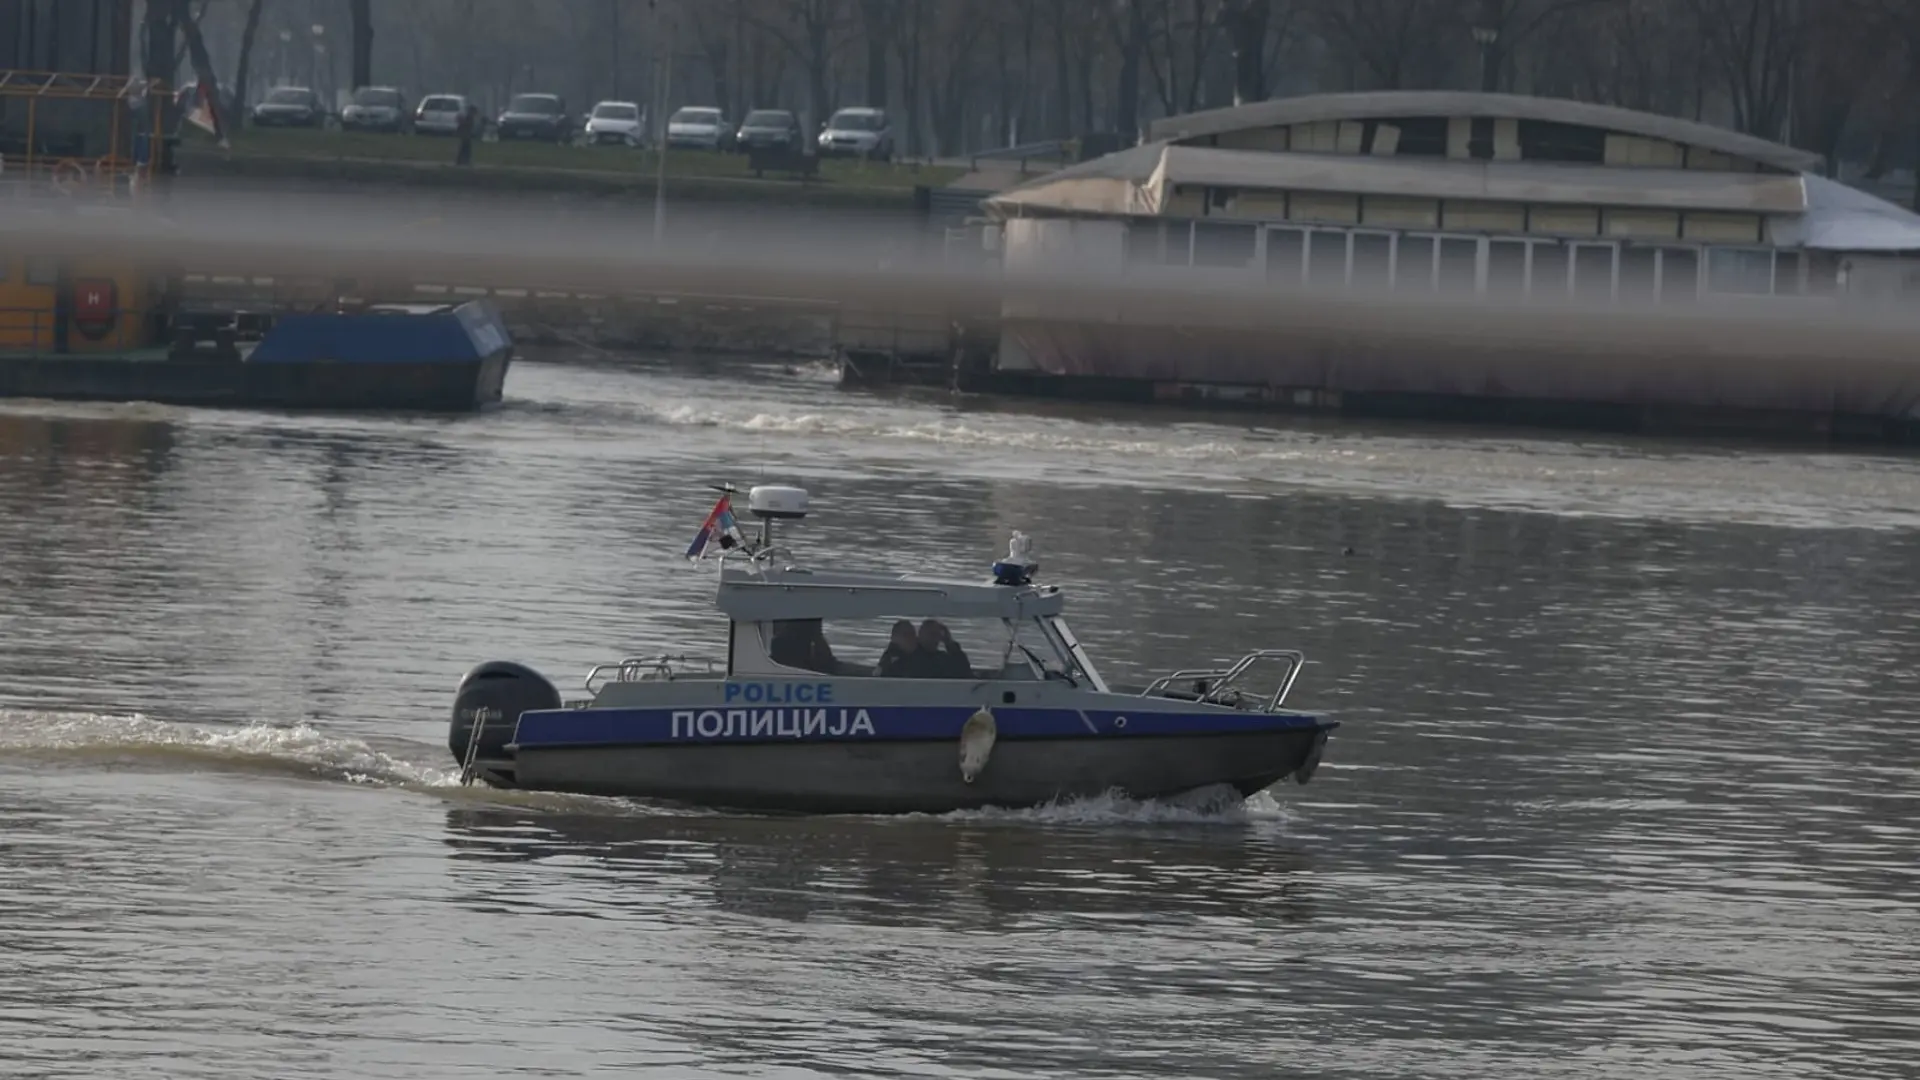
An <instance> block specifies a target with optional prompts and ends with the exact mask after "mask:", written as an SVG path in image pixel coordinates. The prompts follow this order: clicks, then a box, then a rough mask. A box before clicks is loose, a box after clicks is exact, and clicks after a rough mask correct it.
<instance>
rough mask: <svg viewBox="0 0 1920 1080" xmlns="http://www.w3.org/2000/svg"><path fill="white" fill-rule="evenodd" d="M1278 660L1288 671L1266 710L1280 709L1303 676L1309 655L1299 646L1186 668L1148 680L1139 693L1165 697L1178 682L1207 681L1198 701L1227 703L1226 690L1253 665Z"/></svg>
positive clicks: (1265, 650) (1255, 652)
mask: <svg viewBox="0 0 1920 1080" xmlns="http://www.w3.org/2000/svg"><path fill="white" fill-rule="evenodd" d="M1275 659H1278V660H1285V661H1286V662H1287V674H1286V676H1285V677H1284V678H1282V679H1281V680H1280V687H1279V689H1277V690H1275V691H1274V692H1273V697H1272V698H1270V699H1268V700H1267V702H1266V705H1265V708H1264V710H1263V711H1265V712H1278V711H1280V706H1281V704H1282V703H1284V702H1285V701H1286V700H1287V695H1288V694H1289V693H1291V692H1292V691H1293V683H1294V680H1295V679H1298V678H1299V677H1300V669H1301V668H1302V667H1304V666H1306V663H1307V656H1306V654H1305V653H1303V652H1301V651H1299V650H1298V649H1255V650H1254V651H1252V652H1250V653H1248V654H1246V655H1245V656H1242V657H1241V658H1240V659H1239V660H1236V661H1235V662H1234V663H1233V664H1232V665H1231V666H1229V667H1224V668H1183V669H1181V670H1179V671H1176V672H1173V673H1172V674H1170V675H1162V676H1160V677H1159V678H1157V679H1155V680H1153V681H1152V682H1150V683H1148V684H1147V688H1146V689H1144V690H1142V691H1140V696H1141V697H1153V696H1155V695H1163V696H1164V694H1165V692H1166V690H1167V688H1168V687H1170V686H1172V685H1173V684H1174V683H1176V682H1181V681H1185V680H1205V681H1206V687H1205V689H1203V690H1202V691H1200V693H1199V695H1198V700H1199V701H1201V702H1204V703H1207V704H1225V702H1224V700H1223V699H1224V698H1225V697H1226V693H1225V692H1226V690H1227V689H1228V688H1229V687H1231V686H1232V685H1233V684H1234V683H1235V682H1237V681H1239V679H1240V677H1241V676H1243V675H1245V674H1246V673H1247V671H1248V670H1249V669H1250V668H1252V667H1253V665H1254V664H1256V663H1259V662H1260V661H1262V660H1275Z"/></svg>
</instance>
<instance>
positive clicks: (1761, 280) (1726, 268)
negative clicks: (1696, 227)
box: [1707, 248, 1774, 296]
mask: <svg viewBox="0 0 1920 1080" xmlns="http://www.w3.org/2000/svg"><path fill="white" fill-rule="evenodd" d="M1773 255H1774V253H1773V252H1772V251H1768V250H1754V249H1749V248H1713V249H1710V250H1709V251H1708V253H1707V288H1708V289H1709V290H1711V291H1713V292H1716V293H1724V294H1726V295H1729V296H1768V295H1770V294H1772V292H1773Z"/></svg>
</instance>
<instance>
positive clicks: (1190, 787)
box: [481, 728, 1328, 814]
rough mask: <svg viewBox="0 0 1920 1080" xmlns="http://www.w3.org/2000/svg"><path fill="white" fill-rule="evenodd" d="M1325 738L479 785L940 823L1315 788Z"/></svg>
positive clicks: (704, 748)
mask: <svg viewBox="0 0 1920 1080" xmlns="http://www.w3.org/2000/svg"><path fill="white" fill-rule="evenodd" d="M1327 733H1328V729H1327V728H1295V729H1291V730H1284V731H1264V732H1252V733H1244V734H1208V735H1192V736H1182V735H1174V736H1162V737H1139V738H1100V739H1094V738H1066V739H1019V740H1002V741H1001V742H999V744H998V745H996V746H995V747H994V748H993V752H992V755H991V757H990V759H989V760H988V762H987V764H986V767H985V769H984V770H982V771H981V773H980V774H979V775H978V776H977V777H975V778H974V780H973V782H972V783H968V782H966V781H965V780H963V779H962V778H961V771H960V765H959V752H958V749H957V747H956V745H955V743H953V742H949V741H899V742H894V741H884V742H867V743H787V744H776V743H749V744H732V745H724V744H720V745H716V744H705V745H678V746H674V745H632V746H595V747H540V748H533V747H522V748H519V749H518V751H517V752H516V753H515V754H514V757H513V760H512V762H511V763H510V764H509V763H508V762H497V763H490V764H491V765H492V766H493V767H491V768H487V769H483V770H482V771H481V775H482V776H483V777H484V778H485V779H487V780H488V782H490V783H493V784H496V785H499V786H512V787H516V788H522V789H527V790H535V791H554V792H567V793H571V794H580V795H604V796H614V797H623V798H637V799H655V800H662V801H668V802H682V803H691V804H697V805H700V806H706V807H714V808H724V809H736V810H761V811H786V812H795V813H825V814H900V813H930V814H937V813H947V812H950V811H954V810H970V809H981V808H986V807H1008V808H1022V807H1032V806H1040V805H1044V804H1047V803H1051V802H1055V801H1060V800H1067V799H1074V798H1087V797H1093V796H1099V795H1103V794H1106V793H1109V792H1112V793H1117V794H1121V795H1125V796H1127V797H1131V798H1135V799H1155V798H1167V797H1171V796H1176V795H1181V794H1184V793H1187V792H1191V791H1197V790H1200V789H1203V788H1209V787H1216V786H1220V785H1230V786H1232V787H1233V788H1235V789H1236V790H1238V791H1239V792H1240V793H1241V794H1242V795H1251V794H1253V793H1254V792H1257V791H1260V790H1262V789H1264V788H1267V787H1269V786H1271V785H1272V784H1274V783H1276V782H1278V781H1280V780H1282V779H1284V778H1286V777H1288V776H1290V775H1295V774H1299V779H1300V780H1301V782H1302V783H1304V782H1305V781H1306V779H1308V778H1310V777H1311V775H1312V773H1313V770H1314V768H1315V767H1317V766H1318V764H1319V759H1320V752H1321V748H1322V746H1323V745H1324V743H1325V741H1326V738H1327ZM509 769H511V773H510V774H509V772H508V770H509Z"/></svg>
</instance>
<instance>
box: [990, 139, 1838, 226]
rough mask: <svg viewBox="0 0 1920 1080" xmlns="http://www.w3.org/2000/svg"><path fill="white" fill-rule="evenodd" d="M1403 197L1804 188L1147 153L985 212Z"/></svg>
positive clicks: (1361, 159)
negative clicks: (1193, 191) (1261, 195)
mask: <svg viewBox="0 0 1920 1080" xmlns="http://www.w3.org/2000/svg"><path fill="white" fill-rule="evenodd" d="M1187 185H1192V186H1201V187H1222V188H1240V189H1256V190H1258V189H1265V190H1271V191H1315V192H1335V193H1352V194H1359V195H1395V196H1403V197H1408V198H1426V199H1469V200H1488V201H1497V202H1524V203H1535V204H1548V205H1551V204H1568V205H1584V206H1592V205H1605V206H1619V207H1638V208H1644V209H1648V210H1694V211H1700V210H1706V211H1725V212H1734V213H1759V214H1798V213H1800V212H1802V211H1804V210H1805V209H1806V208H1807V195H1806V188H1805V185H1804V184H1803V181H1802V177H1800V176H1797V175H1794V176H1782V175H1777V174H1767V173H1730V172H1709V171H1698V170H1693V171H1689V170H1682V169H1651V168H1633V169H1622V168H1609V167H1607V166H1601V165H1569V164H1561V163H1557V162H1529V161H1452V160H1447V159H1444V158H1392V157H1373V156H1370V155H1358V154H1310V153H1297V152H1295V153H1271V152H1265V151H1258V150H1220V149H1215V148H1212V147H1200V146H1175V145H1170V144H1168V143H1166V142H1156V143H1147V144H1145V145H1142V146H1137V147H1134V148H1133V149H1131V150H1124V151H1121V152H1120V153H1118V154H1110V155H1108V156H1106V157H1103V158H1099V159H1096V160H1094V161H1090V162H1085V163H1083V164H1080V165H1075V166H1073V167H1071V168H1067V169H1062V170H1060V171H1059V172H1056V173H1052V174H1049V175H1047V176H1044V177H1041V178H1039V179H1037V180H1034V181H1031V182H1029V183H1026V184H1022V185H1020V186H1018V187H1015V188H1011V189H1009V190H1007V191H1004V192H1001V193H1000V194H998V195H995V196H992V197H990V198H988V199H987V200H986V205H987V207H988V209H989V211H990V212H994V213H997V214H999V215H1000V216H1003V217H1012V216H1017V215H1019V214H1022V213H1025V212H1028V211H1041V212H1050V213H1095V214H1115V215H1156V214H1160V213H1163V212H1164V211H1165V207H1166V206H1167V200H1168V196H1170V195H1171V194H1172V191H1173V189H1174V188H1176V187H1180V186H1187Z"/></svg>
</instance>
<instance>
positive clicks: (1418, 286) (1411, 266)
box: [1393, 236, 1435, 292]
mask: <svg viewBox="0 0 1920 1080" xmlns="http://www.w3.org/2000/svg"><path fill="white" fill-rule="evenodd" d="M1394 249H1395V250H1394V259H1393V287H1394V289H1395V290H1396V291H1398V292H1432V291H1433V263H1434V253H1435V248H1434V238H1433V237H1431V236H1402V237H1400V239H1399V242H1398V243H1397V244H1395V245H1394Z"/></svg>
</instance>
